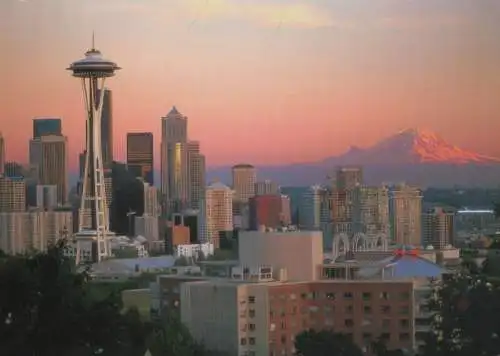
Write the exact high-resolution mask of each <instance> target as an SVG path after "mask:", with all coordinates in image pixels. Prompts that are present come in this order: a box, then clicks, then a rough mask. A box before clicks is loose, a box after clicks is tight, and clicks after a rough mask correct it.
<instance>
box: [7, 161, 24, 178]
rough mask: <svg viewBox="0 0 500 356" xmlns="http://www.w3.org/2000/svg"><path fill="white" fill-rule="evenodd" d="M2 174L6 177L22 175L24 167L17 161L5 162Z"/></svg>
mask: <svg viewBox="0 0 500 356" xmlns="http://www.w3.org/2000/svg"><path fill="white" fill-rule="evenodd" d="M4 175H5V176H6V177H14V178H18V177H23V176H24V169H23V166H22V165H21V164H20V163H17V162H5V165H4Z"/></svg>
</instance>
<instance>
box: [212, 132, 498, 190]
mask: <svg viewBox="0 0 500 356" xmlns="http://www.w3.org/2000/svg"><path fill="white" fill-rule="evenodd" d="M342 165H360V166H362V167H363V170H364V177H365V183H366V184H374V185H378V184H381V183H391V182H392V183H399V182H406V183H409V184H416V185H419V186H421V187H429V186H433V187H453V186H455V185H458V186H465V187H497V186H498V185H499V184H500V159H498V158H494V157H488V156H485V155H481V154H478V153H474V152H471V151H467V150H464V149H461V148H459V147H457V146H454V145H452V144H450V143H448V142H446V141H445V140H444V139H443V138H441V137H440V136H439V135H437V134H435V133H433V132H430V131H425V130H418V129H409V130H404V131H401V132H399V133H397V134H395V135H393V136H391V137H389V138H387V139H385V140H382V141H380V142H379V143H377V144H375V145H373V146H371V147H367V148H359V147H351V148H350V149H349V150H348V151H347V152H345V153H344V154H341V155H339V156H333V157H329V158H327V159H324V160H321V161H318V162H309V163H301V164H293V165H283V166H262V167H257V169H258V175H259V179H272V180H275V181H277V182H279V183H280V184H281V185H283V186H303V185H312V184H317V183H327V179H326V177H327V176H331V175H332V173H333V172H334V170H335V168H336V167H338V166H342ZM229 174H230V167H219V168H215V169H213V168H212V169H209V172H208V177H209V178H210V177H219V178H221V179H222V177H224V178H225V179H223V180H225V181H228V182H229V181H230V177H229Z"/></svg>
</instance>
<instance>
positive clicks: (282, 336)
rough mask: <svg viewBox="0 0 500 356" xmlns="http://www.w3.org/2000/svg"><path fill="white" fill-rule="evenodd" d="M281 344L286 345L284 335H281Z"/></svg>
mask: <svg viewBox="0 0 500 356" xmlns="http://www.w3.org/2000/svg"><path fill="white" fill-rule="evenodd" d="M281 343H282V344H283V345H285V344H286V335H281Z"/></svg>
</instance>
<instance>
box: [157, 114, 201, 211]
mask: <svg viewBox="0 0 500 356" xmlns="http://www.w3.org/2000/svg"><path fill="white" fill-rule="evenodd" d="M204 188H205V157H204V156H203V155H202V154H201V152H200V144H199V143H198V142H197V141H189V140H188V135H187V117H185V116H183V115H182V114H181V113H179V111H178V110H177V108H176V107H175V106H174V107H173V108H172V110H170V112H169V113H168V115H167V116H165V117H163V118H162V139H161V192H162V195H163V206H164V212H165V213H166V215H167V216H168V217H169V216H170V215H172V214H173V213H182V211H183V210H185V209H187V208H197V209H198V208H200V204H201V201H202V199H203V195H204V194H203V192H204Z"/></svg>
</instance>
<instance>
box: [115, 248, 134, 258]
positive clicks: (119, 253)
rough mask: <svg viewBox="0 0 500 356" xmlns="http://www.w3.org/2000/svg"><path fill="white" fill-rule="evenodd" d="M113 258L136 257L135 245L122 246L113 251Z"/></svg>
mask: <svg viewBox="0 0 500 356" xmlns="http://www.w3.org/2000/svg"><path fill="white" fill-rule="evenodd" d="M113 254H114V255H115V258H137V249H136V248H135V247H124V248H120V249H117V250H114V251H113Z"/></svg>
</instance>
